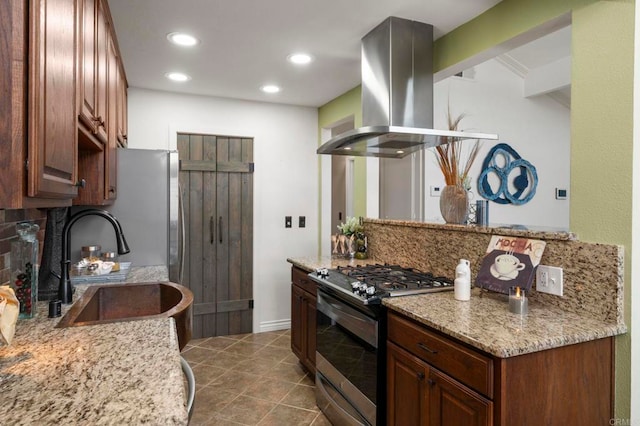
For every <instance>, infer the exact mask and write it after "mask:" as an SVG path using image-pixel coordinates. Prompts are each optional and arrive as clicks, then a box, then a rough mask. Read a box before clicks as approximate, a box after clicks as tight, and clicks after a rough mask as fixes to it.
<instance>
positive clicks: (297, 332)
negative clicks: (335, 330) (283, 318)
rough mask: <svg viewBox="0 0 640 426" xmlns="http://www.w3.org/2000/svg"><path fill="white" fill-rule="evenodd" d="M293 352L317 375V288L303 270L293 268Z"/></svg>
mask: <svg viewBox="0 0 640 426" xmlns="http://www.w3.org/2000/svg"><path fill="white" fill-rule="evenodd" d="M291 281H292V282H291V350H292V351H293V353H294V354H295V355H296V356H297V357H298V359H299V360H300V363H301V364H302V365H304V366H305V367H306V368H307V370H309V372H311V373H312V374H313V375H315V374H316V323H317V316H316V315H317V311H316V303H317V297H316V294H317V287H316V285H315V283H314V282H313V281H311V280H310V279H309V278H308V277H307V272H305V271H303V270H302V269H299V268H296V267H292V268H291Z"/></svg>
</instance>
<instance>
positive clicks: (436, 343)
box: [388, 312, 493, 399]
mask: <svg viewBox="0 0 640 426" xmlns="http://www.w3.org/2000/svg"><path fill="white" fill-rule="evenodd" d="M388 338H389V340H391V341H392V342H394V343H396V344H397V345H399V346H400V347H403V348H405V349H406V350H407V351H409V352H411V353H412V354H414V355H415V356H417V357H418V358H420V359H422V360H424V361H426V362H427V363H429V364H431V365H433V366H434V367H436V368H438V369H439V370H441V371H443V372H445V373H447V374H448V375H450V376H451V377H453V378H455V379H457V380H459V381H460V382H462V383H464V384H465V385H467V386H469V387H470V388H472V389H474V390H476V391H478V392H480V393H481V394H483V395H485V396H487V397H488V398H490V399H491V398H493V360H492V359H491V358H489V357H487V356H485V355H483V354H481V353H479V352H476V351H474V350H472V349H469V348H467V347H465V346H463V345H461V344H459V343H457V342H454V341H453V340H450V339H448V338H446V337H444V336H441V335H439V334H437V333H434V332H431V331H429V330H428V329H427V328H425V327H424V326H421V325H418V324H416V323H414V322H412V321H410V320H408V319H405V318H402V317H400V316H398V315H397V314H395V313H393V312H389V317H388Z"/></svg>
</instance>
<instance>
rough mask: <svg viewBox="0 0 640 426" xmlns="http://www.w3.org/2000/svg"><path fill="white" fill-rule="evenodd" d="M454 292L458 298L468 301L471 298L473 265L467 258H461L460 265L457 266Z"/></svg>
mask: <svg viewBox="0 0 640 426" xmlns="http://www.w3.org/2000/svg"><path fill="white" fill-rule="evenodd" d="M453 293H454V297H455V299H456V300H462V301H466V300H469V299H471V267H470V263H469V261H468V260H467V259H460V262H459V263H458V266H456V279H455V280H454V281H453Z"/></svg>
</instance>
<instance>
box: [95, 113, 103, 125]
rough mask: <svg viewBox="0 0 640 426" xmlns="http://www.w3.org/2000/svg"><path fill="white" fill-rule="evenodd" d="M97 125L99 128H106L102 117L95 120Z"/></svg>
mask: <svg viewBox="0 0 640 426" xmlns="http://www.w3.org/2000/svg"><path fill="white" fill-rule="evenodd" d="M93 120H94V121H95V122H96V123H98V126H102V127H104V118H102V116H101V115H99V116H98V117H96V118H94V119H93Z"/></svg>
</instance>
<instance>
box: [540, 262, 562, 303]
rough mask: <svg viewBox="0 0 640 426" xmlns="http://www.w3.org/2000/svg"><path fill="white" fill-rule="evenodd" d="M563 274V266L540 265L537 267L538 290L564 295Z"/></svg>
mask: <svg viewBox="0 0 640 426" xmlns="http://www.w3.org/2000/svg"><path fill="white" fill-rule="evenodd" d="M562 275H563V274H562V268H558V267H556V266H546V265H538V269H536V291H539V292H540V293H548V294H554V295H556V296H562V295H563V293H564V282H563V276H562Z"/></svg>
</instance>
